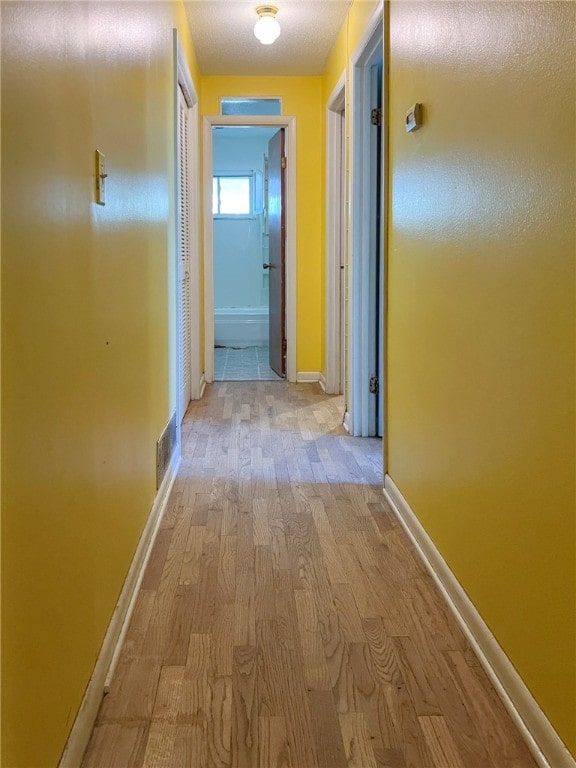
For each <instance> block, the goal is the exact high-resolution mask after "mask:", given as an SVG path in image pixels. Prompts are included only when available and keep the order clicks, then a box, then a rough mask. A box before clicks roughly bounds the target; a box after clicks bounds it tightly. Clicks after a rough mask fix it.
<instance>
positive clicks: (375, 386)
mask: <svg viewBox="0 0 576 768" xmlns="http://www.w3.org/2000/svg"><path fill="white" fill-rule="evenodd" d="M379 392H380V379H379V378H378V376H371V377H370V394H372V395H377V394H378V393H379Z"/></svg>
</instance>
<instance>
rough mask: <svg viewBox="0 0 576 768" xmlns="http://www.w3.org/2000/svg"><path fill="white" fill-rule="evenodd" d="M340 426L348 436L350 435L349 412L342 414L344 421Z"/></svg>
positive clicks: (350, 418) (350, 421)
mask: <svg viewBox="0 0 576 768" xmlns="http://www.w3.org/2000/svg"><path fill="white" fill-rule="evenodd" d="M342 426H343V427H344V429H345V430H346V432H348V434H349V435H351V434H352V416H350V411H345V413H344V421H343V422H342Z"/></svg>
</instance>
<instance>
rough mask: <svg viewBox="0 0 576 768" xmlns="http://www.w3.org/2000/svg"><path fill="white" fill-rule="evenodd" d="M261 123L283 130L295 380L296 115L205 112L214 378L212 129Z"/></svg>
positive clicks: (207, 335)
mask: <svg viewBox="0 0 576 768" xmlns="http://www.w3.org/2000/svg"><path fill="white" fill-rule="evenodd" d="M217 125H222V126H229V125H240V126H242V125H244V126H246V125H255V126H258V125H265V126H271V127H273V126H278V128H285V129H286V148H285V154H286V161H287V162H286V200H285V205H286V378H287V379H288V381H296V374H297V371H296V118H295V117H286V116H284V115H270V116H253V115H207V116H205V117H204V119H203V127H204V130H203V139H204V140H203V168H204V368H205V371H204V375H205V377H206V381H207V382H208V383H211V382H212V381H214V232H213V223H212V175H213V168H212V163H213V159H212V128H213V127H214V126H217Z"/></svg>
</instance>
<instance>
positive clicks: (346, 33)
mask: <svg viewBox="0 0 576 768" xmlns="http://www.w3.org/2000/svg"><path fill="white" fill-rule="evenodd" d="M378 5H379V3H378V2H377V0H353V3H352V5H351V6H350V9H349V11H348V14H347V16H346V20H345V22H344V24H343V25H342V27H341V29H340V32H339V34H338V37H337V39H336V41H335V43H334V45H333V46H332V50H331V51H330V55H329V56H328V60H327V62H326V66H325V67H324V72H323V79H324V103H326V101H327V100H328V97H329V96H330V94H331V93H332V89H333V88H334V86H335V85H336V83H337V82H338V79H339V78H340V76H341V75H342V72H343V71H344V70H345V69H346V67H347V65H348V64H349V62H350V58H351V56H352V55H353V54H354V51H355V49H356V46H357V45H358V43H359V41H360V39H361V37H362V35H363V34H364V32H365V30H366V28H367V27H368V23H369V22H370V20H371V19H372V17H373V15H374V13H375V12H376V9H377V8H378Z"/></svg>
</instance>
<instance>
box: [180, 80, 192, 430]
mask: <svg viewBox="0 0 576 768" xmlns="http://www.w3.org/2000/svg"><path fill="white" fill-rule="evenodd" d="M178 116H179V117H178V153H179V162H178V174H179V184H178V188H179V200H178V205H179V228H178V229H179V233H178V234H179V237H178V257H179V258H178V268H179V288H180V300H179V325H180V345H179V346H180V349H179V353H180V365H179V370H180V386H179V389H180V413H181V415H182V416H184V414H185V413H186V409H187V408H188V403H189V402H190V359H191V348H190V345H191V328H190V178H189V160H190V158H189V147H188V140H189V122H188V105H187V104H186V100H185V98H184V94H183V93H182V89H181V88H178Z"/></svg>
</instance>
